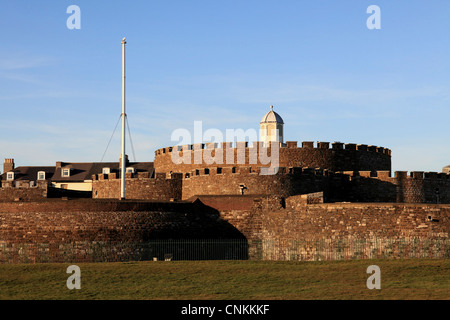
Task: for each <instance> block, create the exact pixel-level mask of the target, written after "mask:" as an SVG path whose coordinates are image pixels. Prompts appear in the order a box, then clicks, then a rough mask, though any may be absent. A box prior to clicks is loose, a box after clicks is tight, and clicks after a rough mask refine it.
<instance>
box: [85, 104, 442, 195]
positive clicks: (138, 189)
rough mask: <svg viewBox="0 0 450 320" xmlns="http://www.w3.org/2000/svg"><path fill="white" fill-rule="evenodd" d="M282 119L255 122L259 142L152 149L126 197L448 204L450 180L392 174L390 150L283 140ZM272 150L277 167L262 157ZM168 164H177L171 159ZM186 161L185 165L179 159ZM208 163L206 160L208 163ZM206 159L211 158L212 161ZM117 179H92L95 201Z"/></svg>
mask: <svg viewBox="0 0 450 320" xmlns="http://www.w3.org/2000/svg"><path fill="white" fill-rule="evenodd" d="M283 126H284V121H283V119H282V117H281V116H280V115H279V114H278V113H276V112H275V111H274V110H273V106H271V110H270V111H269V112H268V113H267V114H265V115H264V117H263V118H262V120H261V122H260V141H257V142H236V143H235V145H233V143H231V142H223V143H221V144H216V143H208V144H193V145H183V146H173V147H166V148H162V149H159V150H156V151H155V159H154V175H151V174H150V173H148V172H145V173H129V174H128V175H127V179H126V189H127V190H128V193H127V198H129V199H149V200H187V199H190V198H192V197H195V196H200V195H210V196H212V195H216V196H219V195H221V196H226V195H228V196H230V195H253V196H255V195H262V196H270V195H272V196H281V197H289V196H294V195H300V194H308V193H315V192H323V196H324V201H325V202H398V203H405V202H406V203H450V175H449V174H447V173H437V172H411V173H410V174H409V175H408V173H407V172H404V171H397V172H395V173H394V176H392V172H391V150H390V149H388V148H384V147H379V146H371V145H364V144H352V143H346V144H344V143H341V142H334V143H331V146H330V143H329V142H317V143H316V144H314V142H311V141H303V142H302V143H301V146H299V145H298V142H297V141H286V142H284V137H283V129H284V128H283ZM273 146H275V147H277V148H276V149H277V150H276V152H277V155H276V157H277V167H276V168H272V169H275V170H274V173H273V174H262V170H264V169H266V170H269V167H271V165H272V164H268V163H267V162H266V163H263V161H262V160H263V159H262V158H263V157H260V155H271V154H272V148H273ZM174 159H181V161H178V163H176V161H175V160H174ZM183 160H185V161H183ZM207 160H209V161H207ZM211 160H212V161H211ZM118 178H119V176H118V174H116V173H112V174H96V175H93V177H92V180H93V183H92V192H93V198H96V199H108V198H117V195H118V194H119V179H118Z"/></svg>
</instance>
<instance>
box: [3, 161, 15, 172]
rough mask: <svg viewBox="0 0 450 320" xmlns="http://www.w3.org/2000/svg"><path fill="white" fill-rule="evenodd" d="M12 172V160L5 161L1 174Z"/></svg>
mask: <svg viewBox="0 0 450 320" xmlns="http://www.w3.org/2000/svg"><path fill="white" fill-rule="evenodd" d="M13 170H14V159H5V163H4V164H3V173H6V172H10V171H13Z"/></svg>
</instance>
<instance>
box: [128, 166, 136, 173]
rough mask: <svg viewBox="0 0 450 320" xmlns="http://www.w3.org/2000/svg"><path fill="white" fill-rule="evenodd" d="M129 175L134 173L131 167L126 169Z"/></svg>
mask: <svg viewBox="0 0 450 320" xmlns="http://www.w3.org/2000/svg"><path fill="white" fill-rule="evenodd" d="M126 172H127V173H134V168H132V167H130V168H127V169H126Z"/></svg>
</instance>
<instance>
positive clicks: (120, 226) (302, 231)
mask: <svg viewBox="0 0 450 320" xmlns="http://www.w3.org/2000/svg"><path fill="white" fill-rule="evenodd" d="M318 200H320V193H316V194H313V195H310V196H306V195H301V196H293V197H288V198H282V197H252V196H243V197H241V196H202V197H199V198H198V199H197V200H196V201H194V202H179V203H177V202H165V203H164V202H142V201H140V202H133V201H113V200H110V201H106V200H103V201H102V200H92V199H85V200H69V201H62V200H53V201H52V200H45V201H44V200H42V201H39V202H20V203H19V202H9V203H7V202H3V203H0V239H1V240H0V261H1V262H3V263H12V262H14V263H16V262H22V263H28V262H69V261H126V260H146V259H148V260H151V259H152V258H153V257H154V256H155V254H156V251H154V250H153V249H152V248H149V247H142V246H141V245H142V244H145V243H146V242H148V241H151V240H154V239H246V240H247V241H248V246H247V247H245V248H244V247H243V248H241V249H245V250H247V251H248V257H249V258H250V259H276V260H283V259H289V260H291V259H294V260H298V259H312V256H311V252H310V251H311V250H315V251H314V252H315V257H317V256H319V259H322V258H323V257H322V256H323V255H324V254H326V255H329V254H330V253H333V257H335V258H339V257H341V254H342V253H343V251H342V250H344V249H345V250H353V251H352V255H353V254H354V255H355V257H356V258H367V257H369V256H366V254H367V250H366V249H364V248H362V246H361V245H360V244H359V242H358V241H360V240H367V241H372V243H371V247H370V248H369V249H370V250H372V249H373V250H381V251H382V252H384V253H386V254H387V256H390V257H400V256H401V254H402V252H401V251H402V250H407V249H408V248H406V249H405V247H404V246H403V247H398V246H392V241H400V242H401V241H403V240H406V239H419V240H421V241H422V240H444V241H447V244H445V243H443V244H441V245H436V246H435V244H433V247H432V248H427V247H426V246H424V245H423V244H421V245H420V246H419V247H417V248H415V250H416V249H417V250H419V251H418V252H419V253H420V254H422V253H423V254H424V256H426V257H441V258H442V257H444V258H449V249H448V236H449V231H450V220H449V217H450V206H449V205H432V204H428V205H427V204H373V203H371V204H353V203H337V204H324V203H320V201H318ZM298 241H300V242H301V241H331V242H332V244H334V246H335V247H333V246H331V247H330V245H328V246H326V247H324V248H322V249H321V248H319V247H317V246H316V244H314V243H315V242H313V244H311V242H304V244H303V245H302V246H300V247H299V246H297V245H296V243H297V242H298ZM379 241H382V242H379ZM383 241H384V242H383ZM386 241H388V242H387V243H388V245H386ZM331 242H330V243H331ZM280 243H282V245H280ZM341 243H342V244H344V247H341V245H340V244H341ZM380 243H381V244H380ZM355 244H356V245H357V246H356V247H355ZM406 244H407V245H408V246H410V243H409V242H406ZM228 249H229V248H228ZM228 249H227V250H228ZM428 249H431V251H430V250H428ZM152 250H153V251H152ZM167 250H169V251H166V253H168V252H173V251H172V250H174V249H173V248H167ZM214 250H216V251H217V250H219V251H220V250H221V249H217V248H216V249H214ZM162 253H164V252H162ZM158 254H159V255H160V254H161V252H159V253H158ZM430 254H431V256H430ZM347 257H348V256H347ZM314 259H316V258H314Z"/></svg>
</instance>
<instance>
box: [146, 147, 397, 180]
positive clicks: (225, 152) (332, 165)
mask: <svg viewBox="0 0 450 320" xmlns="http://www.w3.org/2000/svg"><path fill="white" fill-rule="evenodd" d="M217 146H218V145H216V144H194V145H187V146H182V147H180V146H176V147H168V148H163V149H159V150H156V152H155V161H154V165H155V170H156V172H166V173H169V172H181V173H186V172H191V171H192V170H194V169H202V168H208V167H234V166H251V167H255V168H256V167H261V166H263V167H264V166H269V165H270V163H269V164H268V163H267V161H268V160H270V157H271V156H272V153H271V149H270V148H267V149H265V148H262V147H261V145H260V143H256V142H255V143H253V144H252V146H250V147H249V144H248V143H247V142H237V143H236V147H232V144H231V143H229V142H224V143H222V144H221V145H220V146H221V148H217ZM254 146H255V147H254ZM205 159H206V160H205ZM174 160H175V162H174ZM271 163H272V164H273V162H271ZM278 166H280V167H311V168H322V169H327V170H331V171H350V170H371V171H377V170H388V171H390V170H391V150H389V149H386V148H382V147H376V146H367V145H356V144H343V143H333V144H332V147H331V148H330V144H329V143H328V142H319V143H317V145H316V146H314V143H313V142H307V141H305V142H302V146H301V147H297V141H288V142H286V146H285V147H280V148H279V154H278Z"/></svg>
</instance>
